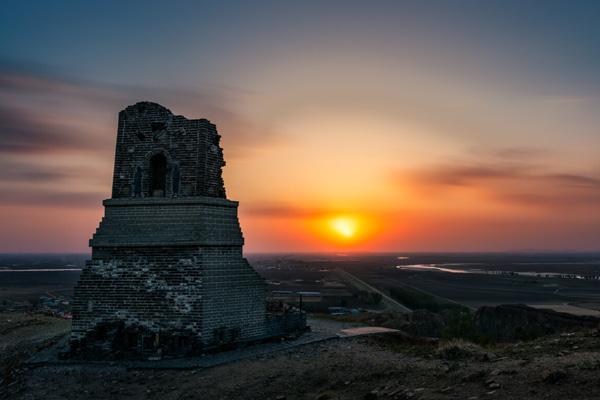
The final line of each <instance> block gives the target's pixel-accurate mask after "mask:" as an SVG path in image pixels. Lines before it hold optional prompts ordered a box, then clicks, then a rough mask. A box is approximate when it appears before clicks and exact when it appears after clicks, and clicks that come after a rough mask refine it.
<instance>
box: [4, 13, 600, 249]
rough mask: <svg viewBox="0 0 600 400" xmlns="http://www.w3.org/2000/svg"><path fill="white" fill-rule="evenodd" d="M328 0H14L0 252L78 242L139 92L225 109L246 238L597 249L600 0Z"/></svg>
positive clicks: (217, 112)
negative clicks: (166, 3) (550, 0)
mask: <svg viewBox="0 0 600 400" xmlns="http://www.w3.org/2000/svg"><path fill="white" fill-rule="evenodd" d="M209 3H210V2H209ZM334 3H335V2H333V3H330V2H308V3H305V2H302V4H300V3H298V4H296V3H286V4H284V3H281V4H280V3H276V4H274V3H269V2H266V3H261V2H259V3H257V4H250V3H248V4H247V5H243V4H239V5H237V6H235V7H234V6H227V5H225V4H223V5H221V4H220V3H211V4H206V5H204V6H200V5H198V4H195V3H193V2H191V3H187V4H182V3H177V4H175V5H173V6H172V7H169V8H167V9H165V8H164V7H156V8H153V7H144V12H143V13H141V14H140V12H139V9H138V7H136V6H134V5H132V4H120V3H111V2H98V3H95V4H89V5H87V7H78V8H77V13H78V14H77V15H76V16H73V15H71V13H74V12H75V11H74V10H73V9H72V7H69V6H57V5H54V4H50V3H47V4H45V3H43V2H42V3H39V4H35V5H33V4H29V2H16V3H13V4H12V5H11V8H14V9H15V10H14V12H11V13H5V14H4V16H3V18H2V19H1V20H0V36H1V37H4V38H13V39H12V40H5V41H4V42H3V44H2V46H3V48H2V50H3V51H2V54H4V55H5V57H8V58H5V59H3V60H0V125H1V126H0V128H1V131H0V135H1V136H0V191H1V192H2V196H1V198H0V203H1V204H0V205H1V206H2V209H1V210H0V216H2V224H1V225H2V227H1V228H0V251H3V252H11V251H51V252H54V251H56V252H61V251H78V252H82V251H88V245H87V243H88V239H89V238H90V237H91V235H92V233H93V232H94V230H95V228H96V225H97V219H98V215H99V214H101V212H102V205H101V201H102V200H103V199H105V198H108V197H110V194H111V181H112V178H113V176H112V174H113V171H112V165H113V162H114V159H113V158H114V140H115V137H116V132H117V124H116V121H117V115H118V112H119V111H120V110H121V109H123V108H124V107H126V106H128V105H130V104H133V103H135V102H137V101H140V100H149V101H154V102H158V103H160V104H162V105H164V106H166V107H167V108H169V109H170V110H172V111H173V113H175V114H181V115H185V116H186V117H188V118H207V119H209V120H210V121H211V122H213V123H214V124H216V126H217V128H218V130H219V132H220V134H221V136H222V139H221V145H222V147H223V149H224V157H225V160H226V162H227V165H226V166H225V167H224V169H223V174H224V175H223V177H224V181H225V186H226V190H227V197H228V198H230V199H232V200H237V201H239V202H240V206H239V215H240V221H241V225H242V228H243V232H244V237H245V241H246V249H248V251H250V252H279V251H334V250H338V249H339V248H343V250H344V251H352V250H356V251H359V250H360V251H396V250H402V251H510V250H522V249H527V250H552V251H558V250H598V249H600V247H599V246H600V243H599V242H598V240H597V238H598V237H600V213H598V204H600V163H599V162H598V160H600V150H599V149H600V135H599V134H598V127H599V126H600V113H598V112H597V110H598V109H599V108H600V100H599V99H600V79H599V78H598V73H597V71H598V70H600V58H599V57H598V56H597V55H598V54H600V53H599V52H598V51H597V45H598V43H597V40H596V38H597V37H599V36H600V31H599V29H600V28H599V27H600V24H597V23H596V21H595V20H594V19H593V18H594V16H596V15H598V10H597V9H593V10H586V7H581V10H580V11H577V10H576V9H569V10H564V9H562V8H563V6H559V5H556V7H555V8H552V7H550V8H548V9H546V10H545V11H544V13H541V12H540V9H539V8H538V7H537V5H536V4H535V2H533V3H531V4H529V5H527V4H525V3H527V2H525V3H522V2H514V3H511V4H510V6H509V5H506V4H504V3H503V2H502V3H500V2H498V3H494V4H487V2H486V4H485V7H484V6H483V5H481V6H480V5H479V4H478V3H477V2H475V3H469V4H466V3H462V2H458V3H459V4H454V2H452V4H450V3H445V2H440V3H438V4H437V5H436V6H432V5H431V4H429V5H428V2H389V3H381V4H379V5H378V6H377V7H364V5H363V7H361V6H359V5H358V4H354V3H352V2H344V3H340V4H337V5H336V4H334ZM567 3H568V2H565V4H567ZM564 7H566V6H564ZM590 7H591V6H590ZM592 8H593V7H592ZM342 11H343V12H342ZM576 11H577V12H576ZM507 13H510V18H508V17H507V15H508V14H507ZM248 14H252V18H248ZM542 14H544V15H542ZM575 14H576V15H575ZM13 15H15V16H16V15H18V16H20V18H19V21H20V22H19V23H18V24H17V23H16V22H15V21H16V20H17V18H16V17H13ZM115 15H118V16H119V18H114V16H115ZM569 16H570V17H569ZM157 20H160V21H177V23H176V24H164V27H162V25H161V27H156V24H155V22H156V21H157ZM199 20H201V21H203V23H202V24H198V21H199ZM73 21H76V22H77V26H76V27H75V26H73V24H72V22H73ZM82 21H85V24H83V22H82ZM216 21H219V23H217V22H216ZM223 21H227V24H226V26H227V27H228V28H227V29H225V30H224V29H223ZM249 21H252V23H250V22H249ZM81 24H83V25H81ZM65 26H68V27H72V29H73V32H77V34H74V33H73V32H71V31H70V30H66V31H65V30H64V29H63V28H62V27H65ZM105 26H110V27H111V29H110V30H108V31H107V30H106V29H103V28H102V27H105ZM149 27H151V28H149ZM165 27H168V28H165ZM307 27H310V29H309V28H307ZM542 31H543V32H545V34H544V35H537V34H532V32H542ZM41 38H43V40H42V39H41ZM124 38H127V39H126V40H125V39H124ZM74 54H76V55H77V57H76V59H74V58H73V57H74V56H73V55H74Z"/></svg>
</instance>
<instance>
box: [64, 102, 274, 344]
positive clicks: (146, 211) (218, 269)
mask: <svg viewBox="0 0 600 400" xmlns="http://www.w3.org/2000/svg"><path fill="white" fill-rule="evenodd" d="M219 138H220V136H219V135H218V133H217V131H216V128H215V126H214V125H212V124H211V123H210V122H208V121H207V120H204V119H199V120H188V119H186V118H184V117H181V116H175V115H173V114H172V113H171V112H170V111H169V110H167V109H166V108H164V107H162V106H160V105H158V104H154V103H147V102H143V103H137V104H135V105H133V106H130V107H127V108H126V109H125V110H123V111H122V112H121V113H120V114H119V125H118V133H117V146H116V155H115V169H114V177H113V195H112V198H111V199H108V200H105V201H104V206H105V215H104V217H103V218H102V221H101V222H100V225H99V227H98V229H97V230H96V233H95V234H94V235H93V237H92V239H91V240H90V246H91V247H92V258H91V260H90V261H89V262H88V263H87V265H86V266H85V268H84V270H83V271H82V274H81V278H80V280H79V282H78V284H77V286H76V288H75V299H74V303H73V328H72V335H71V343H72V346H73V348H75V349H77V350H78V351H82V352H83V351H84V350H85V349H88V350H89V349H90V348H91V349H92V350H93V351H92V353H93V354H105V355H106V354H108V353H110V354H109V355H114V354H115V353H116V352H117V353H119V354H121V355H122V356H130V355H133V356H148V355H151V354H153V355H157V354H158V355H163V356H164V355H183V354H190V353H198V352H200V351H202V350H203V349H206V348H210V347H214V346H219V345H223V344H226V343H231V342H238V341H248V340H256V339H263V338H265V337H268V336H270V335H272V334H273V333H274V332H275V334H277V335H279V334H281V333H282V332H285V329H284V330H282V329H281V326H276V327H274V321H275V320H273V319H269V318H268V317H267V313H266V304H265V303H266V302H265V298H266V284H265V282H264V280H263V279H262V278H261V277H260V276H259V275H258V274H257V273H256V271H254V269H253V268H252V267H251V266H250V265H249V264H248V262H247V261H246V259H245V258H243V254H242V246H243V244H244V238H243V236H242V231H241V229H240V225H239V221H238V216H237V207H238V203H237V202H235V201H230V200H227V199H225V187H224V184H223V179H222V177H221V169H222V167H223V165H224V161H223V152H222V149H221V148H220V147H219ZM157 154H159V155H160V157H164V158H162V159H161V160H162V161H164V163H163V164H161V165H160V168H162V169H160V171H161V173H162V174H163V175H162V180H160V179H159V180H157V181H155V180H154V178H155V175H156V174H157V172H156V171H159V169H155V165H153V163H154V161H153V160H154V159H155V155H157ZM153 174H154V175H153ZM156 182H159V183H160V184H161V185H163V186H161V188H163V189H164V190H161V191H154V190H151V189H152V188H154V187H155V186H156ZM279 325H281V324H279ZM103 352H104V353H103ZM88 354H89V352H88Z"/></svg>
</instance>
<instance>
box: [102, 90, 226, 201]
mask: <svg viewBox="0 0 600 400" xmlns="http://www.w3.org/2000/svg"><path fill="white" fill-rule="evenodd" d="M220 139H221V137H220V136H219V134H218V132H217V129H216V127H215V125H213V124H211V123H210V121H208V120H206V119H187V118H185V117H183V116H181V115H173V113H172V112H171V111H170V110H168V109H167V108H165V107H163V106H161V105H160V104H156V103H151V102H140V103H137V104H134V105H132V106H129V107H127V108H125V109H124V110H123V111H121V112H120V113H119V125H118V132H117V146H116V151H115V169H114V175H113V189H112V197H113V198H124V197H185V196H209V197H220V198H225V186H224V184H223V178H222V174H221V172H222V167H223V166H224V165H225V162H224V160H223V149H222V148H221V147H220V145H219V142H220Z"/></svg>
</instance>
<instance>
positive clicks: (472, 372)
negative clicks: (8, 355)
mask: <svg viewBox="0 0 600 400" xmlns="http://www.w3.org/2000/svg"><path fill="white" fill-rule="evenodd" d="M2 318H3V319H4V318H5V316H3V317H2ZM40 326H41V327H43V326H46V328H48V327H50V328H51V329H50V331H53V330H54V329H59V327H61V326H63V323H62V322H60V321H59V322H56V324H53V323H47V324H46V325H40ZM52 327H54V328H52ZM3 329H4V328H2V327H0V335H2V336H0V340H1V341H2V344H3V345H4V344H5V342H4V340H5V335H6V333H2V332H6V331H5V330H3ZM63 329H64V326H63ZM47 335H51V334H50V333H48V334H47ZM47 335H46V339H45V340H42V343H45V344H47V340H48V339H47ZM31 343H33V342H31ZM34 346H38V347H39V346H40V345H39V344H38V345H34ZM23 349H24V348H23V347H21V351H23ZM32 351H35V350H32ZM11 368H13V369H16V371H13V372H11V373H10V376H11V377H10V379H9V380H8V381H3V383H2V385H0V393H2V395H0V396H4V397H5V398H10V399H46V400H52V399H107V398H110V399H166V400H169V399H181V400H183V399H261V400H262V399H273V400H275V399H278V400H283V399H320V400H325V399H561V400H566V399H598V398H599V397H600V332H599V331H598V330H596V329H589V330H582V331H578V332H570V333H562V334H556V335H552V336H545V337H543V338H538V339H536V340H533V341H529V342H521V343H516V344H505V345H496V346H492V347H480V346H477V345H474V344H470V343H468V342H462V341H451V342H439V343H426V342H422V341H413V340H410V339H407V337H406V336H405V335H397V334H386V335H381V336H371V337H361V338H352V339H335V340H331V341H326V342H321V343H314V344H309V345H305V346H301V347H297V348H294V349H290V350H286V351H284V352H277V353H272V354H269V355H262V356H257V357H255V358H252V359H247V360H241V361H238V362H235V363H231V364H226V365H221V366H217V367H213V368H207V369H192V370H147V369H144V370H142V369H137V370H136V369H126V368H123V367H120V366H118V364H115V365H91V364H87V365H69V366H38V367H31V366H30V367H27V366H24V365H20V366H18V367H17V366H15V364H13V365H12V367H11ZM5 373H6V371H5Z"/></svg>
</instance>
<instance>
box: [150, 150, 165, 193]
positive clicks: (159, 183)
mask: <svg viewBox="0 0 600 400" xmlns="http://www.w3.org/2000/svg"><path fill="white" fill-rule="evenodd" d="M150 171H151V172H150V174H151V175H150V196H164V195H165V191H166V188H167V158H166V157H165V155H164V154H161V153H158V154H155V155H154V156H152V158H151V159H150Z"/></svg>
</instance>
